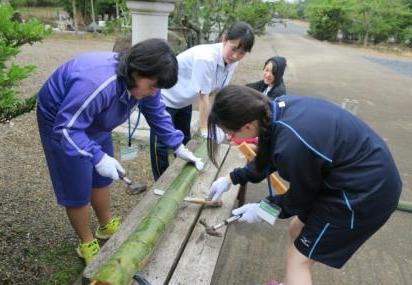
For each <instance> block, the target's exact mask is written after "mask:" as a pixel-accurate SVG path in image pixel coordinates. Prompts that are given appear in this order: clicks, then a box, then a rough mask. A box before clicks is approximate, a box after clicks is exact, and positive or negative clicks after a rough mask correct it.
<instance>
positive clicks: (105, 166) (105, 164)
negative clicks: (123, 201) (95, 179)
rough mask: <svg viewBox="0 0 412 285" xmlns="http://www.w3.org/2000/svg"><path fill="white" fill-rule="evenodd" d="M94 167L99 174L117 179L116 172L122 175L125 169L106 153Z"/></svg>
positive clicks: (117, 174)
mask: <svg viewBox="0 0 412 285" xmlns="http://www.w3.org/2000/svg"><path fill="white" fill-rule="evenodd" d="M94 167H95V168H96V171H97V172H98V173H99V174H100V175H101V176H105V177H109V178H111V179H113V180H119V173H118V172H120V173H121V174H123V175H124V174H126V171H125V170H124V169H123V167H122V166H121V165H120V163H119V162H118V161H117V160H116V159H114V158H113V157H111V156H109V155H107V154H106V153H105V154H104V155H103V157H102V159H101V160H100V161H99V162H98V163H97V164H96V165H95V166H94Z"/></svg>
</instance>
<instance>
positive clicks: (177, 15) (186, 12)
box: [169, 0, 274, 48]
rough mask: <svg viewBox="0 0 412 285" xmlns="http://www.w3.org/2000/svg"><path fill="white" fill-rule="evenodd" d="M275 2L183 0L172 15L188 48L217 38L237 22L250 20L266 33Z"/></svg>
mask: <svg viewBox="0 0 412 285" xmlns="http://www.w3.org/2000/svg"><path fill="white" fill-rule="evenodd" d="M273 7H274V6H273V4H270V3H263V2H262V1H261V0H252V1H250V0H249V1H246V0H201V1H195V0H181V1H177V2H176V6H175V10H174V12H173V14H172V17H171V19H170V25H169V26H170V27H171V29H172V30H177V31H179V32H181V33H182V34H183V36H184V38H185V41H186V45H187V48H189V47H191V46H194V45H197V44H200V43H207V42H213V41H216V40H217V39H219V38H220V37H221V35H222V33H223V32H224V31H225V30H226V29H227V28H228V27H229V26H230V25H232V24H233V23H234V22H236V21H245V22H248V23H249V24H250V25H251V26H252V27H253V28H254V29H255V31H256V32H257V33H263V31H264V29H265V26H266V24H268V23H270V22H271V20H272V15H273Z"/></svg>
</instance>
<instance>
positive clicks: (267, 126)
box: [207, 85, 272, 172]
mask: <svg viewBox="0 0 412 285" xmlns="http://www.w3.org/2000/svg"><path fill="white" fill-rule="evenodd" d="M245 106H248V107H247V108H245ZM271 107H272V101H271V100H270V99H269V98H268V97H267V96H265V95H263V94H262V93H260V92H258V91H256V90H255V89H252V88H250V87H247V86H240V85H228V86H226V87H223V88H222V89H220V90H218V91H217V93H216V95H215V99H214V102H213V105H212V108H211V110H210V113H209V117H208V120H207V128H208V140H207V150H208V154H209V158H210V161H212V163H213V164H215V165H216V166H217V164H218V163H217V161H216V154H217V151H218V148H219V145H218V144H216V137H217V136H216V127H217V126H219V127H223V128H224V129H227V130H229V131H238V130H240V128H242V126H244V125H245V124H246V123H250V122H252V121H254V120H257V121H258V125H259V145H258V153H257V155H256V170H257V171H258V172H262V171H263V170H264V167H265V166H266V165H267V164H268V162H269V160H270V156H269V155H268V150H269V149H270V135H271V133H270V132H271V129H272V128H271V123H272V108H271Z"/></svg>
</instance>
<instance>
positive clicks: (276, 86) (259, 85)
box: [246, 56, 286, 99]
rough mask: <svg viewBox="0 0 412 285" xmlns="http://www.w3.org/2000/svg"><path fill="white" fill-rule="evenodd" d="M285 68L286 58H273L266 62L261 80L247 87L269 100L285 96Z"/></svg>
mask: <svg viewBox="0 0 412 285" xmlns="http://www.w3.org/2000/svg"><path fill="white" fill-rule="evenodd" d="M285 68H286V58H284V57H282V56H274V57H271V58H269V59H268V60H266V62H265V65H264V68H263V80H259V81H257V82H254V83H248V84H246V86H249V87H251V88H253V89H255V90H257V91H259V92H262V93H263V94H264V95H267V96H268V97H269V98H271V99H275V98H276V97H279V96H281V95H285V94H286V87H285V84H284V83H283V73H284V72H285Z"/></svg>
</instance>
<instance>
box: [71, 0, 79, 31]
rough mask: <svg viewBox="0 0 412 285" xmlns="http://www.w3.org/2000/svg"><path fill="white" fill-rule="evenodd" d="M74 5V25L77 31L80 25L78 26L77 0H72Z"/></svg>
mask: <svg viewBox="0 0 412 285" xmlns="http://www.w3.org/2000/svg"><path fill="white" fill-rule="evenodd" d="M72 7H73V25H74V30H75V31H76V32H77V30H78V27H77V12H76V0H72Z"/></svg>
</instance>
